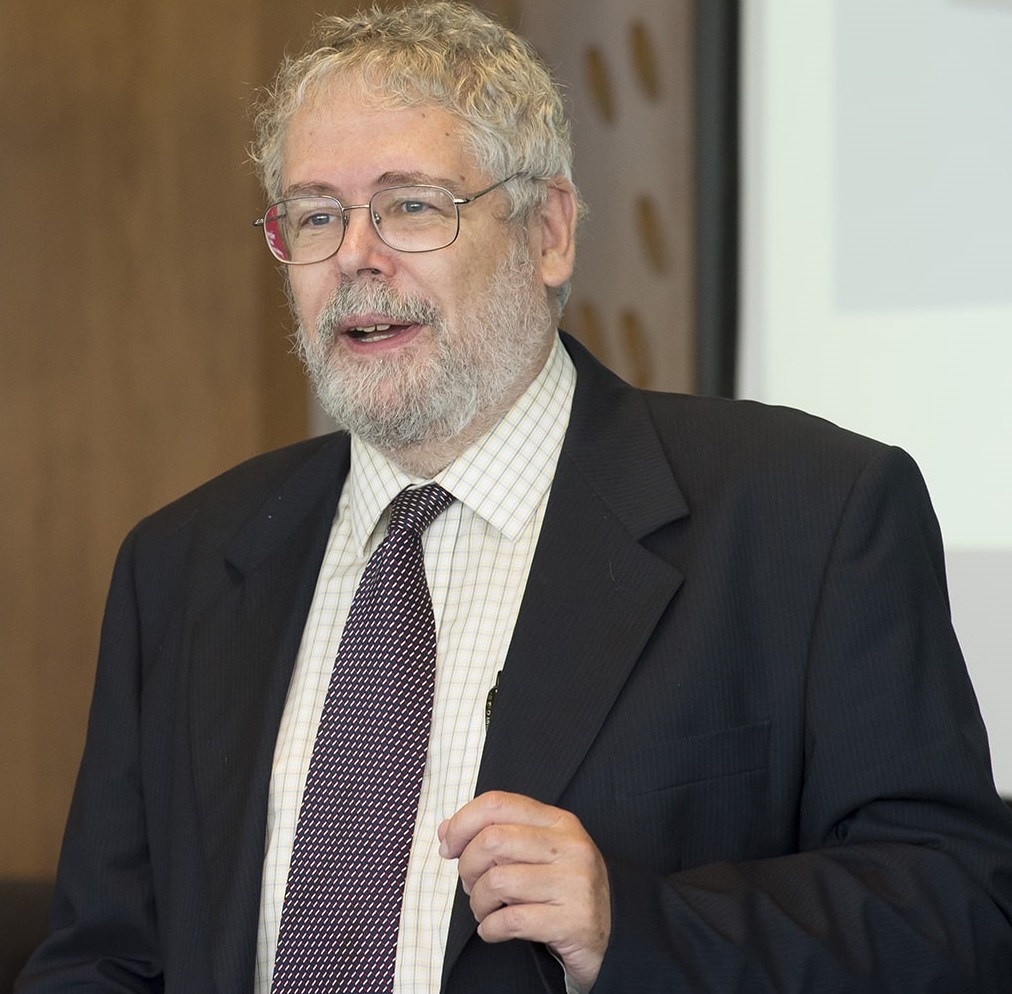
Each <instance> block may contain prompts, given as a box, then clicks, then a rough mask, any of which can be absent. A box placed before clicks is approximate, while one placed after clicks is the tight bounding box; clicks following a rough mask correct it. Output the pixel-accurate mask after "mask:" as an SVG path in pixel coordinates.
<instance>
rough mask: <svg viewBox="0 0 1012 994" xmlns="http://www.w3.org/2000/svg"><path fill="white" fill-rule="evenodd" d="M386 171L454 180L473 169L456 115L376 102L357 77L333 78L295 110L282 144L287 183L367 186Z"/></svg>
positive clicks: (468, 176) (433, 108)
mask: <svg viewBox="0 0 1012 994" xmlns="http://www.w3.org/2000/svg"><path fill="white" fill-rule="evenodd" d="M387 173H397V174H405V175H408V174H418V175H420V176H434V177H435V176H439V177H443V178H446V179H447V180H452V181H454V182H466V181H469V180H471V179H472V178H474V177H475V176H476V175H477V171H476V169H475V166H474V163H473V160H472V159H471V156H470V155H469V154H467V152H466V151H465V148H464V142H463V138H462V134H461V128H460V123H459V121H458V119H457V118H456V117H455V116H454V115H453V114H451V113H450V112H449V111H447V110H445V109H444V108H442V107H437V106H435V105H432V104H420V105H417V106H405V105H403V104H394V103H389V102H381V101H379V100H377V99H376V98H375V97H374V96H371V95H370V94H369V93H367V92H366V91H365V90H364V88H363V86H362V84H361V83H360V82H358V81H356V80H345V79H338V80H332V81H329V82H328V83H327V84H325V85H324V86H321V87H320V88H319V89H318V90H317V91H316V92H314V93H312V94H311V95H309V96H308V97H307V99H306V100H305V102H304V103H303V104H302V106H301V107H300V108H299V110H298V111H296V113H295V114H294V115H293V117H292V119H291V122H290V123H289V127H288V130H287V134H286V139H285V147H284V169H283V183H284V185H285V187H286V188H291V187H293V186H299V185H306V184H314V183H315V184H324V185H327V184H332V185H335V186H336V187H337V186H340V187H344V186H354V185H356V184H359V185H362V184H365V185H368V184H370V183H372V182H373V181H374V180H376V179H377V178H378V177H380V176H382V175H384V174H387ZM335 181H339V182H335Z"/></svg>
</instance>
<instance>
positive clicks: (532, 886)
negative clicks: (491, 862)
mask: <svg viewBox="0 0 1012 994" xmlns="http://www.w3.org/2000/svg"><path fill="white" fill-rule="evenodd" d="M585 890H586V888H585V887H584V886H582V885H581V884H578V883H574V882H573V881H571V880H569V879H567V877H566V874H565V872H564V871H562V870H560V869H559V868H558V867H554V866H534V865H531V864H529V863H511V864H508V865H506V866H493V867H492V868H491V869H489V870H488V872H487V873H484V874H482V875H481V876H480V877H479V878H478V879H477V880H476V881H475V883H474V886H473V888H472V890H471V892H470V902H471V911H472V913H473V914H474V918H475V921H478V922H481V921H484V920H485V919H486V918H487V917H488V916H489V915H490V914H493V913H494V912H496V911H498V910H499V909H500V908H503V907H506V906H509V905H518V904H552V905H555V906H556V907H558V906H559V905H561V904H564V903H565V902H566V901H567V900H568V899H569V898H570V896H571V895H573V896H576V895H578V894H580V893H582V892H584V891H585Z"/></svg>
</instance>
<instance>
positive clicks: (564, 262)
mask: <svg viewBox="0 0 1012 994" xmlns="http://www.w3.org/2000/svg"><path fill="white" fill-rule="evenodd" d="M579 210H580V207H579V202H578V201H577V198H576V189H575V188H574V187H573V184H572V183H570V182H569V180H568V179H566V178H565V177H564V176H555V177H553V178H552V179H551V180H549V183H548V197H547V199H546V200H545V204H544V206H543V207H542V208H541V211H540V212H539V213H538V215H537V216H536V217H535V218H534V221H533V223H532V226H531V227H532V231H531V234H532V236H533V238H534V245H533V246H532V247H533V249H534V259H535V262H536V263H537V264H538V266H539V269H540V273H541V280H542V282H543V283H544V284H545V286H550V287H559V286H562V284H563V283H565V282H566V280H568V279H569V278H570V277H571V276H572V275H573V264H574V261H575V259H576V221H577V217H578V216H579Z"/></svg>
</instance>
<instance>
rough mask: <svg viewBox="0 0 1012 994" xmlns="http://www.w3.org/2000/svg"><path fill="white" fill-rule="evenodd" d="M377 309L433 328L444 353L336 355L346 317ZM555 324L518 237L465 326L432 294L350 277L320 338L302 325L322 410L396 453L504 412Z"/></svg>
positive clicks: (324, 318) (302, 345)
mask: <svg viewBox="0 0 1012 994" xmlns="http://www.w3.org/2000/svg"><path fill="white" fill-rule="evenodd" d="M369 312H379V313H383V314H389V315H390V316H391V317H392V318H394V320H395V322H396V323H399V324H401V323H402V324H422V325H427V326H428V327H429V329H430V330H431V333H432V336H433V343H434V345H435V349H434V350H433V352H432V353H431V354H430V355H429V356H427V357H425V358H419V357H418V356H416V355H414V354H413V352H412V351H411V350H409V352H408V354H405V355H397V354H391V355H389V356H377V357H373V358H369V359H364V358H363V359H360V358H359V357H357V356H354V355H342V357H341V360H340V362H334V363H332V362H330V361H328V356H329V354H330V351H331V346H332V345H333V342H334V339H335V337H336V335H337V331H336V329H337V328H338V327H339V325H340V323H341V321H342V320H343V319H344V317H345V316H346V315H348V314H352V313H359V314H361V313H369ZM553 325H554V322H553V319H552V314H551V310H550V309H549V306H548V302H547V299H546V297H545V294H544V293H543V292H539V290H538V288H537V287H536V286H535V283H534V265H533V262H532V260H531V258H530V253H529V250H528V249H527V247H526V246H525V245H521V244H519V243H515V244H514V245H513V246H512V247H511V249H510V251H509V253H508V254H507V256H506V258H505V259H504V260H503V262H502V264H501V265H500V266H499V268H498V269H497V270H496V272H495V274H494V276H493V278H492V280H491V282H490V284H489V287H488V290H487V292H486V294H485V295H484V297H483V299H482V301H481V302H480V305H479V307H478V309H477V311H476V312H475V314H474V315H473V317H472V319H471V322H470V326H469V327H468V328H466V329H459V328H458V329H453V330H451V329H450V328H449V327H448V325H447V323H446V321H445V319H444V318H443V316H442V314H441V313H440V311H439V310H438V308H436V306H435V305H434V304H432V303H431V301H428V300H426V299H425V298H423V297H420V296H416V295H413V294H400V293H399V292H397V291H396V290H394V289H393V288H392V287H391V286H390V285H389V284H387V283H383V282H378V281H375V280H373V281H369V282H347V283H342V284H341V286H339V287H338V288H337V289H336V290H335V291H334V293H333V294H332V295H331V297H330V299H329V300H328V301H327V304H326V306H325V307H324V308H323V310H322V311H321V312H320V314H319V316H318V317H317V320H316V327H315V332H316V333H315V336H314V338H313V340H310V338H309V336H308V335H307V334H306V331H305V328H304V326H303V325H302V323H301V322H300V323H299V326H298V334H297V348H298V353H299V355H300V357H301V358H302V361H303V363H304V364H305V367H306V370H307V371H308V373H309V376H310V379H311V380H312V383H313V387H314V390H315V391H316V396H317V398H318V399H319V402H320V405H321V407H322V408H323V409H324V411H326V412H327V414H328V415H329V416H330V417H331V418H332V419H333V420H334V422H335V423H336V424H337V426H338V427H339V428H343V429H345V430H346V431H349V432H351V433H352V434H354V435H357V436H358V437H359V438H361V439H362V440H363V441H365V442H368V443H369V444H370V445H372V446H374V447H375V448H377V449H380V450H381V451H385V452H397V451H399V450H402V449H409V448H414V447H417V446H422V445H427V444H433V443H435V444H445V443H447V442H451V441H452V440H453V439H455V438H457V437H459V436H462V435H464V434H465V433H466V432H467V430H468V428H469V427H470V426H471V425H472V424H474V423H475V422H476V421H478V420H479V419H489V418H491V419H492V420H494V419H495V418H496V417H497V416H500V415H501V414H503V413H505V411H506V409H507V408H508V406H509V404H511V403H512V402H513V400H514V399H515V398H516V396H518V395H519V393H521V392H522V391H523V390H524V389H526V387H527V385H528V383H529V382H530V380H531V379H533V377H534V376H535V375H536V374H537V371H538V370H537V368H536V367H535V366H534V363H535V362H536V360H537V358H538V357H539V356H540V355H541V353H542V352H543V350H544V347H545V342H546V340H547V339H548V337H549V335H550V332H551V329H552V328H553ZM489 427H491V424H490V425H489Z"/></svg>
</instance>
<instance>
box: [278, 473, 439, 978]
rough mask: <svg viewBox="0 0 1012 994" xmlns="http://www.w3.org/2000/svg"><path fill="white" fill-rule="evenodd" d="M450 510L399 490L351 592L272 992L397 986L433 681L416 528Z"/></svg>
mask: <svg viewBox="0 0 1012 994" xmlns="http://www.w3.org/2000/svg"><path fill="white" fill-rule="evenodd" d="M453 500H454V498H453V495H452V494H450V493H447V491H445V490H444V489H443V488H442V487H440V486H439V485H438V484H436V483H430V484H428V485H426V486H424V487H419V488H417V489H410V488H409V489H407V490H402V491H401V492H400V493H399V494H398V495H397V496H396V497H395V498H394V500H393V503H392V504H391V505H390V524H389V526H388V528H387V534H386V537H385V538H384V539H383V541H382V542H381V543H380V544H379V546H378V547H377V549H376V551H375V552H374V553H373V554H372V556H370V558H369V562H368V563H367V564H366V568H365V572H364V573H363V574H362V579H361V580H360V581H359V585H358V589H357V590H356V591H355V597H354V599H353V601H352V604H351V611H350V613H349V615H348V621H347V622H346V624H345V627H344V633H343V634H342V636H341V644H340V646H339V648H338V653H337V661H336V662H335V664H334V671H333V673H332V674H331V679H330V686H329V688H328V690H327V698H326V701H325V703H324V706H323V714H322V716H321V718H320V725H319V728H318V729H317V733H316V742H315V744H314V745H313V755H312V759H311V760H310V764H309V774H308V776H307V779H306V789H305V792H304V793H303V795H302V807H301V808H300V810H299V821H298V825H297V827H296V831H295V844H294V847H293V849H292V862H291V867H290V869H289V871H288V883H287V886H286V888H285V900H284V905H283V907H282V913H281V926H280V930H279V933H278V948H277V957H276V960H275V965H274V976H273V979H272V983H271V992H272V994H295V992H299V994H307V992H311V991H312V992H320V994H322V992H324V991H326V992H328V994H335V992H340V994H382V992H389V991H392V990H393V982H394V961H395V958H396V953H397V930H398V926H399V922H400V913H401V899H402V897H403V893H404V878H405V874H406V872H407V865H408V855H409V853H410V850H411V838H412V834H413V832H414V826H415V817H416V815H417V813H418V795H419V791H420V789H421V782H422V773H423V771H424V769H425V754H426V750H427V748H428V741H429V725H430V722H431V718H432V692H433V685H434V682H435V664H436V626H435V621H434V619H433V615H432V598H431V596H430V594H429V587H428V584H427V582H426V580H425V563H424V561H423V559H422V532H423V531H424V530H425V529H426V528H427V527H428V526H429V525H430V524H431V523H432V521H433V520H434V519H435V518H436V517H437V516H438V515H439V514H441V513H442V512H443V511H445V510H446V508H447V507H449V506H450V504H451V503H453Z"/></svg>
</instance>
